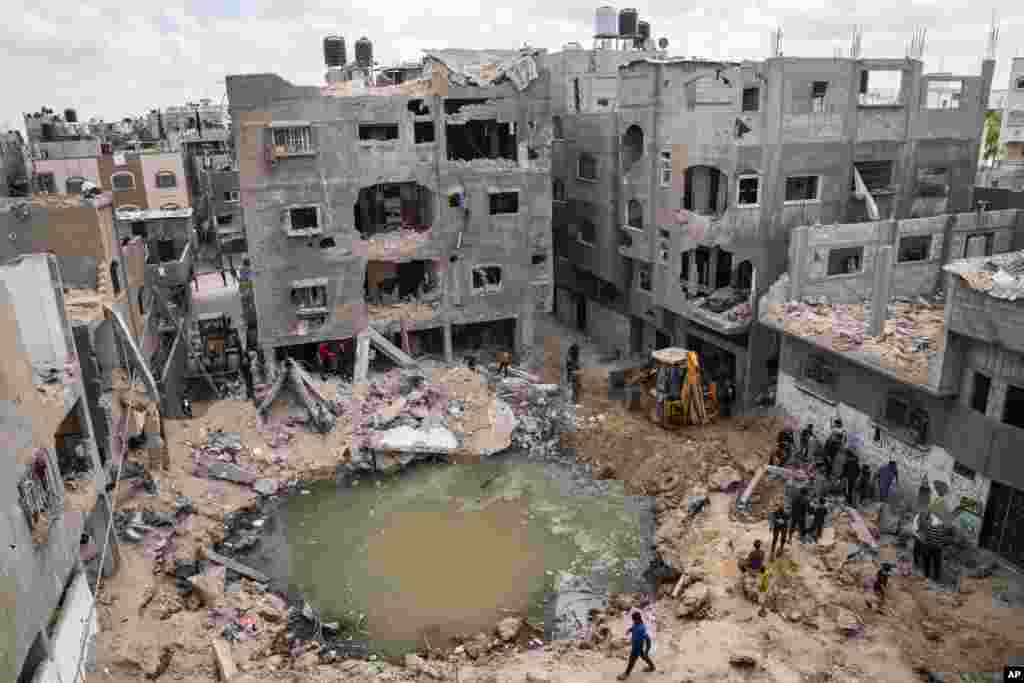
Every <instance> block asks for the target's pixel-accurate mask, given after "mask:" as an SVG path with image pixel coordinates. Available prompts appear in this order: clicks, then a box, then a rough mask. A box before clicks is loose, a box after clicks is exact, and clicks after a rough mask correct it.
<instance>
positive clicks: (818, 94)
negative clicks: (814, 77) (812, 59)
mask: <svg viewBox="0 0 1024 683" xmlns="http://www.w3.org/2000/svg"><path fill="white" fill-rule="evenodd" d="M827 93H828V81H814V83H813V84H812V85H811V111H812V112H814V113H816V114H820V113H823V112H824V111H825V95H826V94H827Z"/></svg>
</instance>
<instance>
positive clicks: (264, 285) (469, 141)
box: [227, 50, 552, 372]
mask: <svg viewBox="0 0 1024 683" xmlns="http://www.w3.org/2000/svg"><path fill="white" fill-rule="evenodd" d="M541 57H542V54H541V53H540V52H538V51H534V50H524V51H504V52H502V51H468V50H443V51H437V52H429V53H428V54H427V57H426V59H425V61H424V65H423V67H422V70H421V72H420V73H419V75H418V77H412V76H409V74H407V76H409V77H408V78H407V79H405V80H404V81H403V82H402V83H401V84H399V85H377V84H375V83H374V82H373V81H372V79H369V78H368V77H367V75H366V73H365V72H364V71H363V70H361V69H359V68H355V69H353V68H346V69H344V70H343V69H341V68H340V66H339V65H336V64H332V59H331V58H330V56H328V64H329V66H330V70H329V72H328V78H327V81H328V84H327V86H326V87H322V88H321V87H300V86H296V85H293V84H291V83H289V82H287V81H285V80H284V79H282V78H280V77H278V76H276V75H273V74H258V75H239V76H229V77H228V79H227V90H228V98H229V101H230V110H231V117H232V129H233V131H234V135H235V148H236V149H237V150H238V159H239V170H240V182H239V191H240V199H241V208H242V210H243V211H244V214H245V220H246V234H247V239H248V245H249V253H250V255H251V258H252V266H253V271H254V275H253V277H254V292H255V304H256V308H257V311H258V318H259V343H260V345H261V346H262V348H263V349H264V350H265V351H267V352H268V353H267V354H266V356H267V358H268V359H269V358H273V354H271V353H269V352H270V351H274V350H279V351H280V352H281V354H280V355H281V356H283V355H285V354H286V353H287V354H291V355H294V356H297V357H304V358H307V359H312V358H313V354H314V353H315V348H316V343H319V342H335V341H340V340H348V339H352V338H354V337H357V336H359V335H361V334H362V333H364V332H367V333H369V334H373V335H374V337H375V339H377V338H378V337H379V339H380V340H382V341H383V342H384V343H383V344H380V345H381V346H384V344H387V342H388V340H393V341H395V342H399V340H401V342H400V344H401V346H403V347H404V349H405V350H406V351H407V352H409V351H412V352H416V351H418V350H436V351H438V352H441V351H443V353H444V354H445V356H446V357H447V358H449V359H450V358H452V357H453V353H454V351H453V349H454V348H455V347H456V346H462V345H470V344H475V343H482V342H487V341H489V342H492V343H494V344H498V345H504V346H506V347H507V348H509V349H511V348H513V346H514V348H516V349H517V350H521V349H523V347H524V346H525V345H526V344H528V343H529V342H530V341H532V337H533V329H532V318H533V314H534V311H535V310H537V311H546V310H550V306H551V303H550V302H551V291H552V277H551V259H550V236H551V229H550V223H551V197H550V191H549V187H550V181H549V170H550V162H549V147H550V140H551V135H552V132H551V125H552V120H551V115H550V112H549V105H548V99H547V79H546V76H545V75H543V74H542V73H541V71H540V70H539V66H538V64H539V60H540V59H541ZM388 346H390V344H388ZM353 347H357V348H358V351H357V352H356V353H357V354H364V353H368V344H367V343H357V344H350V345H348V348H349V349H351V348H353ZM384 350H385V353H390V350H389V349H387V348H386V347H385V349H384ZM396 350H397V349H396ZM348 353H352V351H351V350H350V351H348ZM392 355H393V356H394V354H392ZM350 360H351V359H350ZM365 367H366V365H365V362H363V363H356V369H357V372H358V371H359V368H363V369H365Z"/></svg>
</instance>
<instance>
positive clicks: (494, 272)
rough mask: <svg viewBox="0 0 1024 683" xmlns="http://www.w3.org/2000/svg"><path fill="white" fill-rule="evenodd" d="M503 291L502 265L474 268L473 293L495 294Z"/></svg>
mask: <svg viewBox="0 0 1024 683" xmlns="http://www.w3.org/2000/svg"><path fill="white" fill-rule="evenodd" d="M499 291H501V267H500V266H476V267H475V268H473V293H474V294H494V293H495V292H499Z"/></svg>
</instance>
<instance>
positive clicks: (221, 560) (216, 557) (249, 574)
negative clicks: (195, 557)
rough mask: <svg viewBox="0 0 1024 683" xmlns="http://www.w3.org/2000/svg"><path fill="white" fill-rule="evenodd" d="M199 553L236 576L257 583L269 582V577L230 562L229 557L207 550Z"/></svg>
mask: <svg viewBox="0 0 1024 683" xmlns="http://www.w3.org/2000/svg"><path fill="white" fill-rule="evenodd" d="M201 552H202V554H203V555H204V556H205V557H206V559H208V560H209V561H210V562H216V563H217V564H221V565H224V566H225V567H227V568H228V569H230V570H231V571H233V572H235V573H236V574H241V575H242V576H244V577H245V578H247V579H252V580H253V581H255V582H257V583H268V582H269V581H270V577H269V576H267V575H266V574H264V573H263V572H259V571H256V570H255V569H253V568H252V567H249V566H246V565H244V564H242V563H241V562H238V561H237V560H232V559H231V558H230V557H225V556H224V555H221V554H220V553H217V552H214V551H213V550H210V549H209V548H206V549H203V550H202V551H201Z"/></svg>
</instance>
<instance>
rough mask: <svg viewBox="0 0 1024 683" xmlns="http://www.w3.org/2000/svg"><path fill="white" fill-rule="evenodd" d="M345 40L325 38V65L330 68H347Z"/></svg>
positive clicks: (338, 37) (333, 37) (337, 37)
mask: <svg viewBox="0 0 1024 683" xmlns="http://www.w3.org/2000/svg"><path fill="white" fill-rule="evenodd" d="M345 56H346V55H345V39H344V38H342V37H341V36H327V37H326V38H324V63H325V64H326V65H327V66H328V67H332V66H345Z"/></svg>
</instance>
